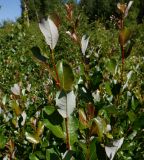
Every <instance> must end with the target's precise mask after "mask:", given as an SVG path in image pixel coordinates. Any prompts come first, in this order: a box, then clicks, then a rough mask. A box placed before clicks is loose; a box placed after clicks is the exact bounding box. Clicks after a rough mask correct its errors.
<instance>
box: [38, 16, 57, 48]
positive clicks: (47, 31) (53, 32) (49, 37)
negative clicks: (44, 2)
mask: <svg viewBox="0 0 144 160" xmlns="http://www.w3.org/2000/svg"><path fill="white" fill-rule="evenodd" d="M39 28H40V30H41V32H42V33H43V35H44V37H45V40H46V43H47V44H48V45H49V46H50V48H51V49H52V50H53V49H54V48H55V46H56V44H57V41H58V38H59V33H58V29H57V26H56V25H55V24H54V22H53V21H52V20H51V19H50V18H47V20H45V19H42V22H41V23H39Z"/></svg>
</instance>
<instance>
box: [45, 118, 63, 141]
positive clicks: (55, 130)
mask: <svg viewBox="0 0 144 160" xmlns="http://www.w3.org/2000/svg"><path fill="white" fill-rule="evenodd" d="M44 125H45V126H46V127H47V128H48V129H49V130H51V132H52V133H53V134H54V135H55V136H56V137H58V138H63V139H64V138H65V135H64V132H63V130H62V128H61V126H60V125H53V124H51V123H50V122H49V121H48V120H47V119H44Z"/></svg>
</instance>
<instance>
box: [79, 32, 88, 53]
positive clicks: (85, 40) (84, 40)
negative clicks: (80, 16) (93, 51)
mask: <svg viewBox="0 0 144 160" xmlns="http://www.w3.org/2000/svg"><path fill="white" fill-rule="evenodd" d="M89 38H90V37H86V35H84V36H83V37H82V40H81V50H82V53H83V55H85V52H86V49H87V47H88V43H89Z"/></svg>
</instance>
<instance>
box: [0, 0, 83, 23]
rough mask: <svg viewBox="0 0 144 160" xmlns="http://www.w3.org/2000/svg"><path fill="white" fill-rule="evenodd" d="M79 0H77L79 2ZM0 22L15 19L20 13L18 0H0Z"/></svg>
mask: <svg viewBox="0 0 144 160" xmlns="http://www.w3.org/2000/svg"><path fill="white" fill-rule="evenodd" d="M79 1H80V0H77V2H79ZM0 6H1V8H0V22H2V21H4V20H12V21H15V20H16V18H18V17H19V16H20V15H21V7H20V0H0Z"/></svg>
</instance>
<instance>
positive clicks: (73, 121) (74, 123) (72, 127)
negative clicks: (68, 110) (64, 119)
mask: <svg viewBox="0 0 144 160" xmlns="http://www.w3.org/2000/svg"><path fill="white" fill-rule="evenodd" d="M78 127H79V121H78V119H77V118H75V117H73V116H70V117H69V119H68V130H69V135H70V145H71V146H72V145H73V144H74V143H75V142H77V141H78V138H77V137H78V135H77V130H78Z"/></svg>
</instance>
